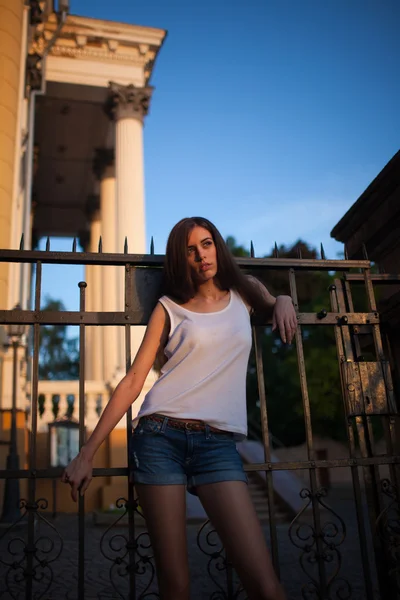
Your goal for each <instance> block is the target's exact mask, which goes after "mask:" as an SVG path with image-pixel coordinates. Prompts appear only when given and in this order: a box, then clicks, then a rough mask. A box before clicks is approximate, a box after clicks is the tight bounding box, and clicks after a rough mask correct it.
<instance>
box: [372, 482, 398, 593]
mask: <svg viewBox="0 0 400 600" xmlns="http://www.w3.org/2000/svg"><path fill="white" fill-rule="evenodd" d="M381 490H382V492H383V494H384V496H386V498H388V499H389V502H388V504H387V506H386V507H385V508H384V509H383V510H382V512H381V513H380V515H379V516H378V518H377V520H376V524H375V527H376V531H377V533H378V535H379V536H380V538H381V540H382V542H383V544H384V546H385V548H386V550H387V555H388V559H389V563H390V564H389V571H388V572H389V576H390V577H391V579H392V581H393V583H394V585H395V587H396V589H397V592H398V593H399V594H400V504H399V497H398V490H397V488H396V486H395V485H393V484H392V483H391V481H390V480H389V479H382V481H381Z"/></svg>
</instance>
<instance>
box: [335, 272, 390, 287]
mask: <svg viewBox="0 0 400 600" xmlns="http://www.w3.org/2000/svg"><path fill="white" fill-rule="evenodd" d="M344 277H345V279H347V280H349V281H354V283H365V275H364V274H363V273H345V274H344ZM370 280H371V281H373V282H376V283H396V284H397V285H398V284H399V282H400V275H397V274H394V273H374V274H371V275H370Z"/></svg>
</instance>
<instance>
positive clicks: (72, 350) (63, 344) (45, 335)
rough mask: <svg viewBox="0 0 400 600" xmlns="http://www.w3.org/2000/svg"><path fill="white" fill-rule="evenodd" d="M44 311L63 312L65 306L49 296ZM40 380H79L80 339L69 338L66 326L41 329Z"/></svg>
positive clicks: (49, 326) (48, 326) (46, 326)
mask: <svg viewBox="0 0 400 600" xmlns="http://www.w3.org/2000/svg"><path fill="white" fill-rule="evenodd" d="M43 310H44V311H46V310H51V311H63V310H65V306H64V304H63V303H62V301H61V300H54V299H52V298H50V297H48V296H47V297H46V299H45V305H44V306H43ZM39 378H40V379H51V380H68V379H71V380H72V379H78V378H79V348H78V339H77V338H70V337H68V330H67V326H66V325H44V326H42V327H41V328H40V350H39Z"/></svg>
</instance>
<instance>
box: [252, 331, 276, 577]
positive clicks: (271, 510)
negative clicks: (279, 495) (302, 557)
mask: <svg viewBox="0 0 400 600" xmlns="http://www.w3.org/2000/svg"><path fill="white" fill-rule="evenodd" d="M253 339H254V349H255V356H256V368H257V382H258V396H259V399H260V411H261V431H262V437H263V445H264V460H265V462H266V463H271V447H270V439H269V427H268V411H267V398H266V393H265V380H264V365H263V358H262V345H261V338H260V335H259V330H258V328H257V327H253ZM265 475H266V478H267V497H268V515H269V532H270V536H271V550H272V562H273V565H274V569H275V572H276V574H277V576H278V578H280V565H279V551H278V536H277V531H276V518H275V503H274V482H273V476H272V471H271V470H267V471H266V472H265Z"/></svg>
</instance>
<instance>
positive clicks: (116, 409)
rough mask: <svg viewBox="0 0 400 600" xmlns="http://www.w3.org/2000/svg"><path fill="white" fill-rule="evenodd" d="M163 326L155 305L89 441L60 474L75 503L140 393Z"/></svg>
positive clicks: (160, 343)
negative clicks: (98, 456)
mask: <svg viewBox="0 0 400 600" xmlns="http://www.w3.org/2000/svg"><path fill="white" fill-rule="evenodd" d="M167 325H168V320H167V315H166V312H165V309H164V307H163V306H162V305H161V304H160V303H158V304H157V306H156V308H155V309H154V311H153V313H152V315H151V318H150V321H149V324H148V326H147V329H146V333H145V335H144V338H143V341H142V343H141V345H140V348H139V350H138V352H137V354H136V357H135V360H134V361H133V363H132V366H131V368H130V369H129V371H128V373H127V374H126V375H125V377H124V378H123V379H122V380H121V381H120V383H119V384H118V385H117V387H116V388H115V390H114V393H113V394H112V396H111V399H110V401H109V402H108V404H107V406H106V408H105V409H104V411H103V413H102V415H101V417H100V419H99V422H98V423H97V425H96V427H95V428H94V430H93V433H92V434H91V436H90V438H89V440H88V441H87V443H86V444H85V445H84V446H83V447H82V448H81V450H80V452H79V454H78V456H77V457H76V458H75V459H74V460H73V461H72V462H71V463H70V464H69V465H68V467H67V468H66V469H65V471H64V473H63V475H62V478H61V480H62V481H63V482H64V483H70V484H71V488H72V489H71V496H72V498H73V499H74V500H75V501H76V499H77V491H78V488H79V487H80V486H81V484H82V487H81V493H83V492H84V491H85V490H86V489H87V487H88V485H89V483H90V481H91V463H92V461H93V457H94V455H95V454H96V452H97V450H98V448H99V446H100V445H101V444H102V442H103V441H104V440H105V438H106V437H107V436H108V434H109V433H110V432H111V431H112V430H113V429H114V427H115V426H116V425H117V423H119V421H120V420H121V418H122V417H123V416H124V414H125V413H126V411H127V410H128V408H129V406H130V405H131V404H132V402H134V401H135V400H136V399H137V398H138V396H139V394H140V392H141V391H142V388H143V385H144V382H145V381H146V377H147V375H148V373H149V371H150V369H151V367H152V365H153V363H154V360H155V357H156V354H157V352H158V351H159V349H160V347H164V345H165V342H166V338H167V337H168V327H167Z"/></svg>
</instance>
